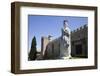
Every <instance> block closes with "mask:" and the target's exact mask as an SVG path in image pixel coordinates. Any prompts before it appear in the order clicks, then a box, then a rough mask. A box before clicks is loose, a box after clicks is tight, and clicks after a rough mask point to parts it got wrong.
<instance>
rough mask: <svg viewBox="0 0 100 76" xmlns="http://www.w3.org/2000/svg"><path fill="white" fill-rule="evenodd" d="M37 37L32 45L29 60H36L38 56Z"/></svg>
mask: <svg viewBox="0 0 100 76" xmlns="http://www.w3.org/2000/svg"><path fill="white" fill-rule="evenodd" d="M36 45H37V44H36V37H35V36H34V37H33V39H32V43H31V50H30V53H29V60H35V59H36V54H37V48H36Z"/></svg>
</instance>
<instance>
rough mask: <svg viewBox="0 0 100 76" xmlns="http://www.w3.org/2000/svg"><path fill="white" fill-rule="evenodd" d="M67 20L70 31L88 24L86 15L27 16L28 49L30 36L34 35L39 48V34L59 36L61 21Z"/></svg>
mask: <svg viewBox="0 0 100 76" xmlns="http://www.w3.org/2000/svg"><path fill="white" fill-rule="evenodd" d="M64 20H68V23H69V25H70V26H69V27H70V29H71V31H73V30H75V29H77V28H78V27H80V26H83V25H84V24H88V18H87V17H74V16H42V15H29V16H28V46H29V48H28V49H29V50H30V46H31V41H32V38H33V37H34V36H35V37H36V41H37V48H39V49H41V36H48V35H52V36H53V38H57V37H59V36H61V28H62V27H63V21H64Z"/></svg>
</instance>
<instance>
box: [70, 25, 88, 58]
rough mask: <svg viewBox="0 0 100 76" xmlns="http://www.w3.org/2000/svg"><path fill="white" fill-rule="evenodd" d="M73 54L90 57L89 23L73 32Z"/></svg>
mask: <svg viewBox="0 0 100 76" xmlns="http://www.w3.org/2000/svg"><path fill="white" fill-rule="evenodd" d="M71 55H72V56H74V57H88V27H87V25H84V26H82V27H80V28H77V29H76V30H74V31H72V32H71Z"/></svg>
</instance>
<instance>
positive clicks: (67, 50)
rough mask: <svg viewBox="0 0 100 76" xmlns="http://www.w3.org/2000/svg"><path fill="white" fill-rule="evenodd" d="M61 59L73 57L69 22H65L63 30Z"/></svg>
mask: <svg viewBox="0 0 100 76" xmlns="http://www.w3.org/2000/svg"><path fill="white" fill-rule="evenodd" d="M61 38H62V39H61V46H60V49H61V53H60V55H61V57H62V58H64V59H66V58H70V57H71V42H70V39H71V38H70V28H69V25H68V21H67V20H64V24H63V28H62V36H61Z"/></svg>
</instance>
